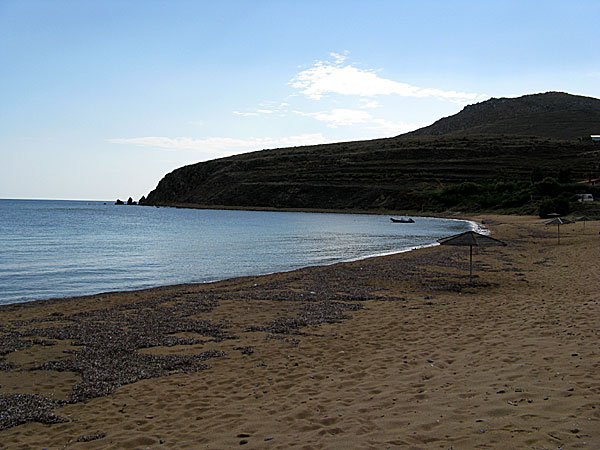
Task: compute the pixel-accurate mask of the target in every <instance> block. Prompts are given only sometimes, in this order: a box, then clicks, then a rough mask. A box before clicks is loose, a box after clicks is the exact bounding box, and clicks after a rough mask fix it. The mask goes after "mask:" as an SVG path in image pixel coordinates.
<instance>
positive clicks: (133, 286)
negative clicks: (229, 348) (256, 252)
mask: <svg viewBox="0 0 600 450" xmlns="http://www.w3.org/2000/svg"><path fill="white" fill-rule="evenodd" d="M79 203H81V202H78V204H79ZM110 209H111V210H114V211H125V209H129V208H126V207H122V208H121V207H119V206H116V207H112V208H110ZM138 211H140V210H138ZM211 211H217V212H218V211H220V210H211ZM241 211H244V210H241ZM126 212H127V215H129V214H131V213H134V215H137V214H138V213H137V212H136V211H135V209H134V210H131V209H129V211H126ZM245 212H246V211H244V212H241V213H240V214H241V215H244V214H245ZM278 212H281V213H285V212H287V211H283V210H282V211H278ZM305 212H306V213H307V214H310V213H309V212H308V211H305ZM320 212H321V213H325V211H320ZM147 213H149V214H147ZM327 213H329V214H334V216H329V217H334V218H335V220H336V221H339V222H340V223H346V222H348V221H350V222H351V221H354V220H358V221H361V220H363V219H364V220H365V221H368V222H369V225H368V226H371V225H372V224H371V223H370V222H372V221H376V222H377V224H375V228H374V229H373V230H376V231H371V235H372V236H371V237H369V238H365V239H361V240H360V241H357V242H356V243H355V242H351V244H352V245H349V246H348V248H349V249H352V250H348V251H346V250H345V248H346V247H345V246H344V245H338V246H337V248H336V246H335V245H333V246H329V247H327V251H326V252H319V251H317V250H318V248H317V247H315V248H312V247H310V245H307V246H304V245H303V246H302V247H303V248H305V247H307V251H305V252H295V251H294V250H293V248H292V246H290V245H287V246H283V247H282V248H281V249H280V248H277V247H276V248H275V249H271V248H270V246H269V243H268V242H259V243H257V244H255V245H261V246H262V245H264V246H265V248H268V249H269V253H268V254H269V255H274V256H273V257H272V258H271V260H269V259H264V260H259V261H256V260H255V259H253V258H249V259H247V260H246V259H245V255H244V254H238V255H237V256H238V257H237V258H231V257H229V259H227V258H221V256H220V255H219V254H215V256H213V257H211V258H210V260H211V261H212V260H213V259H216V262H217V263H218V264H217V265H218V266H219V269H220V270H215V269H212V270H211V269H210V268H211V267H215V264H212V263H207V262H208V259H207V258H208V257H207V256H205V258H204V259H205V260H206V261H205V262H204V263H203V264H202V265H198V264H196V266H194V267H187V270H186V260H185V259H182V258H179V257H175V258H172V259H173V261H172V262H171V266H169V267H170V268H171V271H170V272H165V271H162V270H152V269H150V270H148V269H147V268H148V267H159V265H160V263H159V264H154V262H155V261H154V260H149V259H148V258H146V260H144V261H142V262H138V266H137V268H136V267H127V268H125V269H123V270H121V266H120V265H119V263H120V261H113V262H112V263H111V264H102V262H101V259H100V260H98V259H97V258H96V257H95V253H96V252H100V251H103V250H104V249H97V248H96V246H95V241H94V239H95V238H96V237H95V236H94V235H93V234H89V238H90V239H89V240H90V243H89V245H87V246H86V248H92V249H94V250H92V251H88V252H87V254H86V257H87V258H88V259H90V261H95V260H98V261H99V263H98V264H97V265H94V264H91V265H89V266H88V265H86V266H85V267H89V270H90V273H91V274H92V275H90V276H88V277H87V278H84V277H83V276H84V275H87V274H86V273H85V271H81V270H78V269H77V268H78V267H81V266H77V265H75V264H71V265H70V262H69V261H64V262H63V263H62V264H63V265H62V266H58V267H59V269H63V270H66V271H68V272H67V273H69V274H71V275H70V278H69V277H68V276H65V277H63V278H61V272H60V270H59V269H57V270H56V271H54V272H53V270H54V267H55V266H53V260H52V259H51V258H50V256H48V261H49V262H48V264H46V266H43V267H41V266H40V267H38V268H37V270H33V271H31V272H30V273H31V275H32V277H31V278H30V280H25V281H24V282H23V283H14V282H13V279H12V277H11V275H12V274H13V272H15V273H14V276H15V277H16V276H18V275H20V273H19V272H18V270H16V271H13V272H11V271H10V267H11V266H10V262H8V263H9V266H8V267H9V271H8V272H5V274H4V276H3V277H0V278H2V279H1V280H0V287H5V288H6V290H5V291H4V290H3V292H2V293H0V305H2V304H11V303H24V302H30V301H39V300H48V299H59V298H64V297H80V296H89V295H98V294H102V293H108V292H123V291H136V290H140V289H151V288H154V287H161V286H166V285H178V284H187V283H190V284H193V283H202V284H204V283H211V282H215V281H222V280H225V279H228V278H232V277H240V276H257V275H267V274H272V273H274V272H279V271H289V270H295V269H298V268H305V267H309V266H315V265H330V264H335V263H338V262H350V261H355V260H360V259H365V258H371V257H377V256H386V255H391V254H395V253H400V252H404V251H410V250H414V249H418V248H420V247H421V246H429V245H435V244H436V239H439V238H441V237H445V236H449V235H450V234H454V233H456V232H458V231H462V230H458V231H450V230H446V232H444V230H443V229H444V227H442V228H441V229H440V230H439V231H438V232H437V234H436V233H435V232H434V233H432V235H429V234H428V232H427V231H425V232H423V231H422V230H428V229H429V227H430V226H432V227H433V228H435V227H438V226H439V225H438V222H437V220H433V219H431V217H432V216H419V217H422V218H421V220H423V221H424V222H426V224H425V225H422V224H418V225H415V226H413V227H417V226H418V229H417V230H416V231H415V230H414V229H410V230H409V228H406V227H402V226H395V225H392V226H390V224H389V222H390V221H389V218H388V219H387V220H383V219H382V217H385V216H384V215H383V214H368V216H369V217H370V218H368V217H365V216H367V214H366V213H365V214H363V215H362V217H361V216H360V215H354V214H351V213H350V212H348V211H346V213H347V214H344V215H338V213H335V212H332V211H328V212H327ZM172 214H175V215H176V216H177V217H179V216H178V213H175V212H174V211H171V212H168V211H166V210H165V211H164V212H163V213H159V212H158V211H157V212H156V215H158V216H159V217H162V216H164V215H166V216H167V217H168V218H169V219H171V218H172ZM214 214H216V213H214ZM224 214H230V213H224ZM260 214H266V215H267V216H266V217H268V220H269V221H273V222H274V223H277V222H278V217H277V216H275V215H274V214H273V212H264V213H261V212H259V213H258V215H250V217H251V218H255V217H260V216H259V215H260ZM269 214H271V215H269ZM293 214H296V213H293ZM118 215H119V214H117V216H118ZM140 215H141V216H144V217H145V216H147V215H150V216H154V215H155V213H152V211H151V210H150V211H146V213H141V212H140ZM344 216H346V217H344ZM184 217H187V216H185V215H184ZM209 217H212V216H209ZM290 217H291V218H300V219H299V220H302V215H287V216H283V217H280V218H279V219H280V220H283V221H286V222H287V221H289V219H288V218H290ZM350 217H354V218H350ZM413 217H416V216H413ZM318 218H319V215H318V214H314V215H313V216H312V217H311V218H310V219H307V220H311V221H314V220H317V221H318ZM345 219H348V220H345ZM436 219H438V218H436ZM439 219H442V220H443V221H445V223H447V224H450V225H449V227H448V228H452V227H453V225H451V223H452V221H460V222H461V223H462V225H460V226H459V225H457V227H461V228H465V229H466V228H467V227H470V228H472V229H476V230H478V229H480V228H481V227H480V225H479V224H476V223H474V222H471V221H468V220H465V219H457V218H445V217H439ZM265 220H266V219H265ZM293 220H296V219H293ZM324 220H329V221H331V220H332V219H331V218H327V219H324ZM223 222H224V223H235V221H229V220H227V219H223ZM439 223H441V222H439ZM382 224H383V225H382ZM386 224H387V225H386ZM430 224H432V225H430ZM351 226H352V224H350V227H351ZM382 226H383V228H385V230H382V229H381V227H382ZM377 227H379V228H377ZM210 229H218V227H217V226H211V227H210ZM280 229H282V230H286V229H287V227H285V226H282V227H280ZM364 229H365V228H364V227H363V228H360V231H359V232H362V231H363V230H364ZM147 231H148V230H140V231H139V232H138V233H134V234H132V236H131V238H132V239H131V240H135V239H137V236H138V235H139V236H149V235H150V233H148V232H147ZM194 231H196V229H194ZM234 231H235V232H236V233H237V232H238V231H237V230H234ZM272 231H273V233H275V236H278V233H279V232H278V231H277V230H272ZM413 232H414V233H413ZM303 233H304V231H303ZM308 233H310V232H308ZM379 233H381V234H382V236H383V235H386V233H387V234H389V235H390V236H391V237H390V238H388V241H390V242H389V243H388V242H385V243H384V242H379V241H382V239H380V236H379ZM406 233H408V234H411V235H412V234H415V236H414V237H413V238H412V239H410V238H408V237H407V238H402V236H403V235H404V234H406ZM423 233H424V236H421V234H423ZM163 234H165V233H164V232H163ZM167 234H168V233H167ZM283 234H285V232H284V233H283ZM288 234H289V232H288ZM225 235H229V233H225ZM241 235H242V236H245V235H244V233H241ZM262 235H265V233H261V232H258V233H254V235H250V236H248V238H249V241H250V242H253V241H260V240H261V238H255V236H262ZM266 235H269V234H266ZM396 235H398V238H397V237H396ZM70 236H71V235H70V234H68V235H65V236H63V239H65V242H67V241H69V242H70ZM319 237H320V236H319ZM299 238H302V236H301V235H300V236H299ZM215 239H216V240H219V238H218V237H215ZM203 240H206V241H208V242H210V241H211V240H210V239H206V238H205V236H204V235H203V234H202V235H198V236H197V239H196V240H195V241H192V242H202V241H203ZM311 240H313V237H312V236H311V237H309V238H308V239H307V241H306V242H311ZM146 241H147V239H146ZM273 241H276V239H273ZM363 241H365V242H364V243H363ZM367 241H368V242H367ZM371 241H372V242H371ZM392 241H393V242H392ZM358 242H360V244H359V243H358ZM372 243H374V244H376V245H371V244H372ZM180 244H181V243H180ZM24 245H27V244H24ZM158 245H160V244H158ZM163 245H165V246H166V248H168V247H169V246H170V243H163ZM186 245H187V243H186ZM139 247H140V248H151V247H152V248H154V247H157V245H155V242H145V243H144V244H142V245H140V246H139ZM213 247H214V246H213ZM309 247H310V248H309ZM25 248H27V247H25ZM223 248H227V247H223ZM232 248H235V247H234V246H232ZM257 248H258V247H257ZM34 249H35V247H34ZM359 249H362V250H359ZM367 249H368V250H367ZM111 250H112V251H114V249H111ZM200 250H202V249H200ZM15 251H18V248H15ZM134 251H135V249H134ZM139 253H140V254H143V252H139ZM221 253H223V254H224V255H227V254H229V253H232V252H229V253H228V252H221ZM246 253H247V252H246ZM59 254H60V252H59ZM123 254H128V252H123ZM202 254H203V255H205V253H202ZM303 254H306V255H307V257H301V256H299V255H303ZM7 255H8V253H7ZM29 255H31V256H29V258H30V260H31V261H29V264H30V265H31V266H32V268H33V267H35V263H34V262H35V259H36V257H38V256H39V255H37V254H36V253H35V252H34V251H30V252H29ZM196 255H197V253H196V252H194V253H193V254H191V258H192V259H191V260H190V261H195V260H197V259H198V258H197V257H196ZM311 255H316V256H312V257H311ZM144 256H146V255H145V254H144ZM81 259H83V257H82V258H81ZM159 260H160V259H159ZM176 261H182V262H181V263H180V264H179V265H177V263H176ZM238 261H241V263H240V264H239V267H238V265H236V264H237V262H238ZM17 264H18V261H17ZM129 264H130V265H132V264H133V261H132V262H129ZM14 267H18V266H17V265H15V266H14ZM23 267H24V268H23V270H22V271H21V272H22V273H23V274H26V273H29V270H27V269H26V268H25V267H27V266H23ZM72 268H74V269H72ZM91 271H97V275H96V273H95V272H91ZM103 271H104V273H106V275H104V273H103ZM81 272H84V273H81ZM112 272H114V273H115V274H113V273H112ZM38 274H47V275H38ZM56 274H58V278H57V277H55V275H56ZM56 278H57V279H56ZM36 283H37V284H36Z"/></svg>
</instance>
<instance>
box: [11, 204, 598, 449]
mask: <svg viewBox="0 0 600 450" xmlns="http://www.w3.org/2000/svg"><path fill="white" fill-rule="evenodd" d="M473 219H474V220H477V221H481V220H484V221H485V223H486V225H487V226H489V228H490V229H491V230H492V233H493V236H494V237H495V238H497V239H502V240H504V241H505V242H507V243H508V244H509V246H508V247H502V248H499V247H493V248H489V249H486V250H475V251H474V262H475V266H474V274H475V278H474V284H473V285H472V286H469V285H468V248H466V249H465V248H455V247H434V248H427V249H422V250H418V251H415V252H410V253H405V254H400V255H394V256H388V257H381V258H374V259H369V260H364V261H357V262H353V263H344V264H337V265H334V266H328V267H317V268H309V269H303V270H299V271H294V272H289V273H282V274H274V275H268V276H261V277H248V278H239V279H234V280H228V281H223V282H219V283H214V284H208V285H183V286H173V287H164V288H157V289H151V290H146V291H137V292H128V293H114V294H102V295H96V296H89V297H82V298H75V299H65V300H52V301H45V302H35V303H29V304H22V305H15V306H5V307H0V428H3V429H1V430H0V448H11V449H12V448H15V449H29V448H38V449H41V448H48V449H63V448H69V449H71V448H72V449H78V448H111V449H124V448H125V449H133V448H136V449H137V448H139V449H146V448H151V449H161V448H170V449H171V448H172V449H205V448H206V449H224V448H238V447H240V446H241V447H243V448H260V449H270V448H272V449H284V448H290V447H292V448H303V449H320V448H327V449H328V448H343V449H346V448H374V449H385V448H406V449H421V448H422V449H451V448H452V449H474V448H478V449H483V448H497V449H559V448H560V449H572V448H584V449H598V448H600V327H599V325H600V277H599V275H598V258H599V256H600V237H599V234H598V233H599V231H600V223H598V222H589V223H587V224H586V227H585V234H584V233H583V232H582V228H583V224H582V223H577V224H573V225H567V226H562V227H561V241H560V245H557V239H556V228H555V227H546V226H544V225H543V224H542V221H541V220H540V219H538V218H533V217H506V216H482V217H474V218H473ZM28 420H35V421H34V422H26V421H28ZM21 422H26V423H21ZM19 423H21V424H19ZM18 424H19V425H18Z"/></svg>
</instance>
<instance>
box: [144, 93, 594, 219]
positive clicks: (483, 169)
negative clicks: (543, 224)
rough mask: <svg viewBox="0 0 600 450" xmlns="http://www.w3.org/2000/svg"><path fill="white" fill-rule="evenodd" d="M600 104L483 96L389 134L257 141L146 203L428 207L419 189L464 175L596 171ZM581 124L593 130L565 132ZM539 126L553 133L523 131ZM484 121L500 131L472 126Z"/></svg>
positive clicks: (472, 178) (166, 186)
mask: <svg viewBox="0 0 600 450" xmlns="http://www.w3.org/2000/svg"><path fill="white" fill-rule="evenodd" d="M599 105H600V100H596V99H590V98H586V97H577V96H571V95H568V94H561V93H548V94H537V95H531V96H525V97H520V98H517V99H491V100H488V101H487V102H483V103H480V104H476V105H471V106H468V107H466V108H465V109H464V110H463V111H462V112H461V113H459V114H457V115H456V116H452V117H450V118H446V119H442V120H440V121H438V122H436V123H435V124H434V125H432V126H431V127H426V128H424V129H421V130H417V131H416V132H413V133H409V134H406V135H401V136H398V137H396V138H389V139H377V140H371V141H360V142H342V143H337V144H327V145H316V146H308V147H295V148H283V149H274V150H264V151H259V152H253V153H246V154H242V155H237V156H232V157H228V158H222V159H217V160H212V161H207V162H202V163H198V164H193V165H190V166H185V167H181V168H179V169H177V170H174V171H173V172H171V173H169V174H168V175H166V176H165V177H164V178H163V179H162V180H161V181H160V183H159V184H158V186H157V187H156V189H155V190H153V191H152V192H150V193H149V194H148V196H147V198H146V201H145V203H144V204H149V205H202V206H229V207H234V206H239V207H274V208H323V209H360V210H376V209H398V210H400V209H422V208H425V209H427V208H428V205H427V203H428V199H427V196H424V195H423V192H425V191H427V189H433V188H439V187H440V186H448V185H454V184H459V183H463V182H465V181H468V182H475V183H485V182H490V181H493V180H499V179H505V180H506V179H508V180H521V181H528V180H529V179H530V176H531V173H532V171H533V170H534V169H536V168H537V169H543V170H545V171H547V172H548V173H557V172H558V171H559V170H560V169H565V168H566V169H569V170H570V172H571V174H572V176H573V177H574V178H576V179H577V178H581V179H583V178H586V177H588V176H590V174H592V173H593V172H594V171H598V163H599V161H600V159H599V158H600V157H599V151H600V146H599V145H597V144H593V143H592V142H591V141H590V140H589V134H597V133H598V132H600V114H599V111H600V106H599ZM523 117H525V119H523ZM532 118H535V121H532V120H533V119H532ZM558 124H562V125H561V126H559V125H558ZM582 124H583V125H582ZM582 127H583V128H585V129H586V130H589V129H592V127H595V130H596V131H595V132H594V133H588V131H586V133H588V134H587V136H588V138H587V139H583V138H580V139H571V138H572V137H574V136H575V134H576V130H579V129H581V128H582ZM586 127H587V128H586ZM542 129H543V130H547V129H548V130H550V129H552V130H553V133H552V134H553V135H559V136H558V137H559V138H560V139H552V138H549V135H550V134H549V133H548V134H542V137H535V136H531V135H532V134H536V133H533V132H531V131H536V130H542ZM486 130H502V134H499V133H500V132H496V133H497V134H494V135H482V134H480V133H485V132H486ZM536 132H537V131H536ZM434 133H437V134H434ZM421 134H422V135H421ZM432 134H433V135H432ZM581 136H582V137H584V136H586V135H585V133H584V134H583V135H581ZM550 137H551V136H550ZM576 137H578V138H579V137H580V135H577V136H576ZM594 173H595V172H594ZM596 175H598V174H596Z"/></svg>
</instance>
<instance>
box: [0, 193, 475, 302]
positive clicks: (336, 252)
mask: <svg viewBox="0 0 600 450" xmlns="http://www.w3.org/2000/svg"><path fill="white" fill-rule="evenodd" d="M414 219H415V223H414V224H394V223H391V221H390V219H389V216H380V215H363V214H316V213H315V214H313V213H292V212H257V211H223V210H192V209H174V208H153V207H141V206H116V205H113V204H112V202H107V203H103V202H85V201H53V200H52V201H51V200H0V304H6V303H17V302H26V301H31V300H38V299H46V298H52V297H67V296H75V295H84V294H93V293H99V292H106V291H117V290H119V291H120V290H130V289H140V288H147V287H152V286H160V285H167V284H176V283H184V282H206V281H213V280H221V279H225V278H230V277H234V276H240V275H256V274H264V273H270V272H278V271H285V270H291V269H296V268H300V267H305V266H311V265H324V264H331V263H335V262H340V261H348V260H352V259H358V258H365V257H368V256H374V255H382V254H388V253H393V252H398V251H402V250H406V249H410V248H413V247H417V246H423V245H427V244H431V243H434V242H435V241H436V240H437V239H439V238H441V237H444V236H448V235H452V234H455V233H460V232H463V231H467V230H470V229H473V224H471V223H469V222H464V221H457V220H445V219H433V218H419V217H416V218H414Z"/></svg>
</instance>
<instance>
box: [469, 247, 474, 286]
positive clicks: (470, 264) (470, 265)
mask: <svg viewBox="0 0 600 450" xmlns="http://www.w3.org/2000/svg"><path fill="white" fill-rule="evenodd" d="M469 284H473V246H472V245H469Z"/></svg>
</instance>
